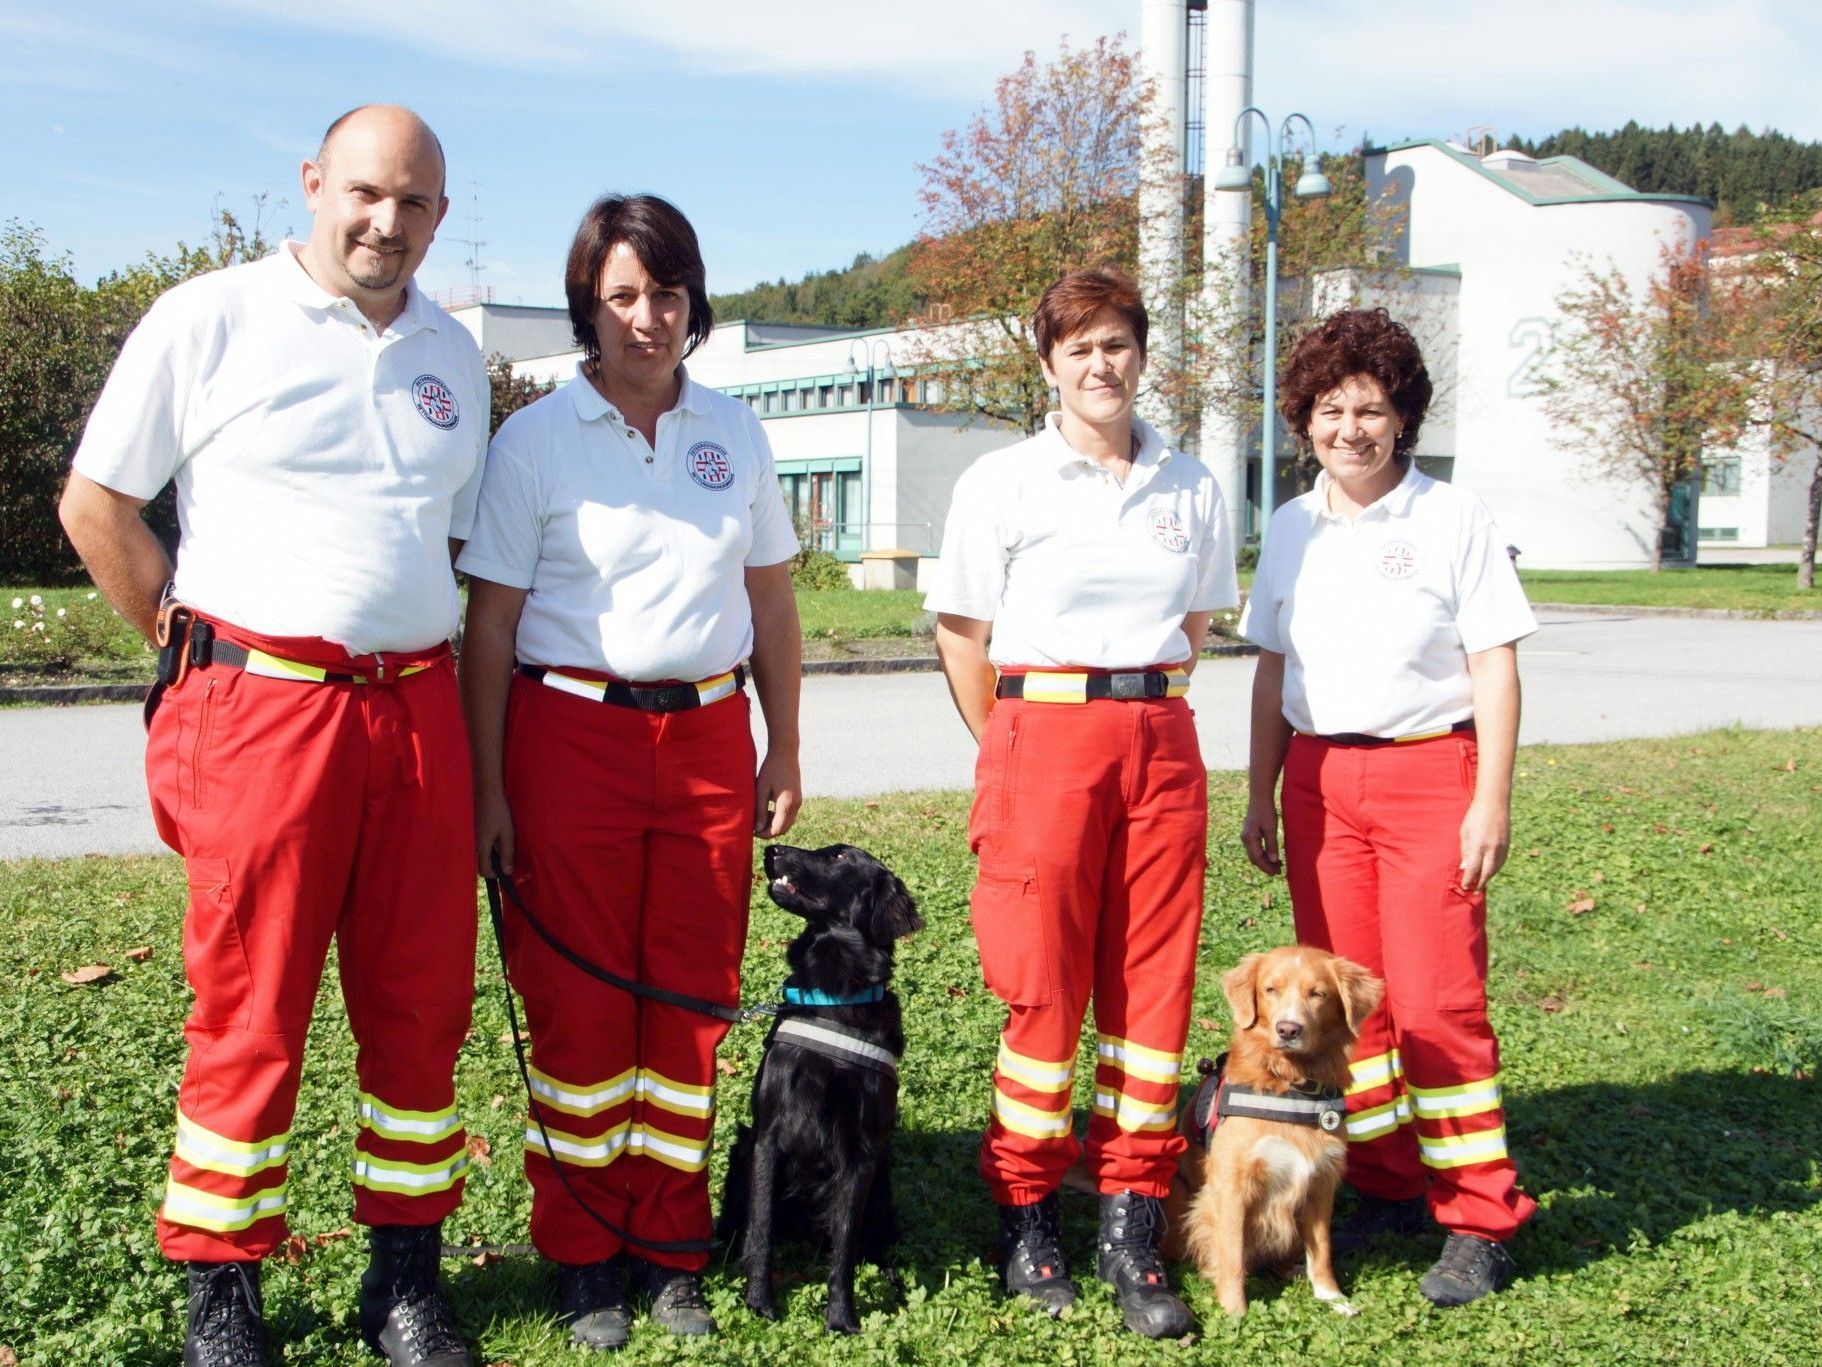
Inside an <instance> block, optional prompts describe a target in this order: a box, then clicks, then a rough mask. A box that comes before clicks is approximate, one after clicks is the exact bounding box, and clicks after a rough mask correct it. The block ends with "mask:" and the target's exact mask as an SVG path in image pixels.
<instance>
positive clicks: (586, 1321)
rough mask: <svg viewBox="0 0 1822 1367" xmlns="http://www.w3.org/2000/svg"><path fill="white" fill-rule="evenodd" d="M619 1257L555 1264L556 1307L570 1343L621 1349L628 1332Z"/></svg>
mask: <svg viewBox="0 0 1822 1367" xmlns="http://www.w3.org/2000/svg"><path fill="white" fill-rule="evenodd" d="M620 1263H621V1259H619V1258H609V1259H607V1260H606V1261H605V1262H598V1263H559V1264H557V1308H558V1311H559V1313H560V1314H561V1316H562V1319H563V1322H564V1323H565V1324H567V1325H568V1326H569V1337H570V1339H571V1341H572V1342H575V1343H579V1344H581V1345H582V1346H583V1347H584V1348H595V1349H599V1350H602V1351H605V1350H607V1349H609V1348H624V1347H625V1346H626V1340H627V1338H628V1337H629V1336H630V1334H631V1333H632V1325H633V1317H632V1315H631V1314H629V1313H628V1312H627V1308H626V1292H625V1290H624V1289H623V1287H622V1285H621V1280H620Z"/></svg>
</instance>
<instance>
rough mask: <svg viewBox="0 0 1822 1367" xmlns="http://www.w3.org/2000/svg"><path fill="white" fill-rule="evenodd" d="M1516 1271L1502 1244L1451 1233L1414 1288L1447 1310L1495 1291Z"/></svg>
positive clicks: (1431, 1302)
mask: <svg viewBox="0 0 1822 1367" xmlns="http://www.w3.org/2000/svg"><path fill="white" fill-rule="evenodd" d="M1517 1271H1518V1265H1517V1264H1516V1263H1514V1262H1513V1261H1512V1255H1511V1254H1510V1253H1508V1252H1506V1246H1505V1245H1504V1244H1499V1243H1495V1242H1494V1241H1493V1240H1491V1239H1482V1238H1480V1237H1479V1236H1478V1235H1474V1234H1451V1235H1449V1237H1448V1238H1447V1239H1446V1240H1445V1241H1444V1242H1443V1246H1442V1257H1440V1258H1438V1259H1437V1260H1436V1266H1434V1267H1432V1268H1431V1269H1430V1270H1429V1271H1428V1272H1426V1273H1424V1274H1423V1281H1422V1282H1420V1283H1418V1287H1417V1289H1418V1290H1419V1291H1421V1292H1423V1294H1424V1299H1425V1300H1427V1301H1429V1302H1430V1304H1432V1305H1440V1306H1441V1307H1442V1308H1443V1309H1445V1310H1447V1309H1449V1308H1451V1307H1452V1306H1457V1305H1466V1304H1467V1303H1468V1302H1469V1301H1477V1300H1479V1299H1480V1298H1481V1297H1482V1296H1485V1295H1488V1294H1490V1293H1492V1292H1494V1291H1498V1290H1499V1289H1500V1288H1501V1287H1503V1286H1505V1285H1506V1284H1507V1283H1508V1282H1510V1281H1511V1280H1512V1276H1513V1274H1514V1273H1515V1272H1517Z"/></svg>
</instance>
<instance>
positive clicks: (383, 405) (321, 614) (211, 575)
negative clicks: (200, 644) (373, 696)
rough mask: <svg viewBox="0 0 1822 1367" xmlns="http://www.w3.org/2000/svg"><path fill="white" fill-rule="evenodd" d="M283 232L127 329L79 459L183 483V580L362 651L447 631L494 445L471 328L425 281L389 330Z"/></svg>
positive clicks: (263, 628)
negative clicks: (310, 268)
mask: <svg viewBox="0 0 1822 1367" xmlns="http://www.w3.org/2000/svg"><path fill="white" fill-rule="evenodd" d="M298 245H299V244H297V243H294V242H287V243H285V244H284V245H283V246H282V247H281V248H280V249H279V250H278V251H276V252H274V253H273V254H272V255H271V256H269V257H267V258H266V259H265V260H263V261H255V262H251V263H249V264H247V265H242V266H233V267H230V268H228V269H227V270H221V271H215V272H212V273H211V274H209V275H204V276H199V277H197V278H196V279H194V280H189V281H186V282H185V283H183V284H181V285H178V286H177V287H176V288H174V289H172V290H170V291H169V292H167V293H166V294H165V295H164V296H163V297H161V298H160V299H159V300H158V302H157V303H155V304H153V305H152V308H151V310H150V311H149V312H148V313H147V314H146V316H145V318H144V319H143V320H142V321H141V322H140V324H139V326H138V327H137V328H135V329H134V330H133V334H132V336H130V337H129V338H127V342H126V345H125V347H123V348H122V349H121V353H120V359H119V360H118V361H117V362H116V363H115V365H114V370H113V373H112V374H111V375H109V376H108V382H107V385H106V386H105V387H104V388H103V389H102V391H101V397H100V399H99V400H97V402H96V404H95V411H94V412H93V413H92V414H91V415H90V417H89V422H88V428H87V430H86V431H85V432H84V433H83V437H82V444H81V446H80V447H79V448H78V449H77V452H76V461H75V467H76V469H77V470H78V471H80V472H81V473H82V474H84V475H86V476H87V477H88V478H90V479H92V480H94V481H95V482H96V483H97V484H103V485H106V486H107V487H108V488H110V489H114V490H116V491H118V492H120V493H123V494H127V495H129V496H131V497H133V498H144V499H149V498H151V497H153V496H154V495H155V494H157V493H158V491H159V490H160V489H162V488H164V486H165V485H166V484H167V483H168V482H170V481H171V480H172V479H175V480H176V482H177V519H178V524H179V526H180V527H181V529H182V539H181V541H180V543H179V546H178V551H177V595H178V597H180V598H181V599H183V601H184V602H186V603H189V604H191V605H192V606H194V607H196V608H199V609H201V610H202V611H203V612H206V613H209V614H210V615H212V616H215V617H218V618H220V619H222V620H224V621H227V622H232V623H234V624H236V625H238V626H242V627H245V628H247V629H248V630H250V631H256V632H261V633H264V634H267V635H274V636H320V637H323V638H325V639H327V640H330V641H333V642H336V643H337V644H339V645H342V646H344V647H346V648H347V649H348V650H349V651H351V652H353V653H354V654H357V655H359V654H366V653H369V652H371V651H406V650H418V649H423V648H424V647H427V646H432V645H435V644H436V643H437V642H439V641H443V640H447V639H448V637H449V635H450V634H451V633H452V632H453V631H454V630H455V625H456V617H457V612H458V600H457V598H456V586H455V577H454V575H452V574H451V573H450V569H449V538H450V537H451V536H455V537H458V538H460V537H463V536H466V535H467V533H468V524H469V521H470V519H471V518H472V516H473V508H474V500H475V497H476V494H477V493H478V491H479V488H480V476H481V457H482V454H483V453H484V452H485V450H486V447H487V425H488V424H487V413H488V401H489V395H488V386H487V372H486V368H485V367H484V366H483V364H482V362H481V354H480V351H479V350H478V349H477V348H476V346H475V343H474V339H473V338H472V337H471V336H470V335H469V333H468V331H467V329H465V328H463V327H461V326H460V325H459V324H457V323H456V322H455V321H454V320H453V319H451V318H450V317H449V315H448V314H446V313H444V312H443V310H442V309H440V308H438V307H437V306H436V305H435V304H432V303H431V302H430V301H429V300H428V299H426V298H425V297H424V295H423V293H422V292H421V291H420V290H419V289H418V288H417V287H416V286H415V285H414V286H411V287H410V288H409V289H408V290H407V291H406V303H405V308H404V311H403V312H401V313H400V314H399V316H398V317H397V318H396V319H394V320H393V322H392V325H391V326H390V327H388V328H387V329H386V330H385V331H384V332H379V331H376V330H375V329H374V327H373V325H372V324H371V323H370V322H368V321H367V319H366V318H365V317H364V316H363V315H362V314H361V312H360V310H359V309H358V308H356V307H355V305H354V303H353V301H352V300H348V299H343V298H338V297H337V296H335V295H332V294H329V293H328V292H327V291H325V290H323V289H322V288H321V287H319V286H318V285H317V284H316V283H315V282H314V281H312V280H311V279H310V277H309V275H308V274H306V273H305V271H304V268H303V266H302V265H301V264H299V262H298V260H297V257H296V256H295V255H294V253H295V251H296V250H297V249H298Z"/></svg>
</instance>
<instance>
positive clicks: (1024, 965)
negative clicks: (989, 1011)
mask: <svg viewBox="0 0 1822 1367" xmlns="http://www.w3.org/2000/svg"><path fill="white" fill-rule="evenodd" d="M1207 830H1208V774H1207V771H1206V770H1204V768H1203V767H1202V757H1201V752H1200V750H1199V749H1198V747H1197V743H1196V731H1195V723H1194V721H1193V719H1192V718H1191V715H1190V711H1189V706H1188V704H1187V703H1186V702H1185V701H1184V700H1183V699H1181V698H1168V699H1165V698H1160V699H1153V700H1149V701H1133V702H1125V701H1118V702H1116V701H1112V700H1102V701H1096V702H1089V703H1079V704H1054V703H1040V702H1025V701H1022V700H1020V699H1014V698H1007V699H1003V700H1002V701H1000V702H999V703H998V704H997V705H996V706H995V707H994V709H993V711H992V713H991V714H990V715H989V717H988V721H987V728H986V732H985V734H984V735H983V736H982V738H981V750H980V758H979V761H978V762H977V764H976V768H975V798H974V810H973V815H972V817H971V819H970V822H969V835H970V844H971V845H972V846H973V848H974V850H975V853H976V854H977V855H979V857H980V874H979V878H978V879H977V881H976V883H975V886H974V895H973V899H972V901H973V912H974V917H973V919H974V933H975V938H976V939H977V941H978V942H979V944H980V952H981V970H982V973H983V975H984V976H985V978H986V980H987V986H988V987H989V988H991V989H992V990H993V992H994V993H995V994H997V995H998V996H999V997H1000V999H1001V1000H1003V1001H1004V1002H1005V1003H1006V1004H1007V1008H1008V1010H1007V1016H1006V1024H1005V1028H1004V1030H1003V1031H1002V1033H1001V1036H1000V1050H999V1058H998V1062H997V1065H996V1066H995V1068H994V1073H993V1102H992V1114H991V1118H990V1120H989V1123H988V1126H987V1131H986V1134H985V1135H984V1136H983V1138H982V1140H981V1151H980V1169H981V1175H982V1176H983V1177H984V1178H985V1179H986V1181H987V1185H988V1187H989V1188H990V1189H991V1191H992V1193H993V1198H994V1200H995V1201H997V1202H999V1203H1000V1204H1002V1205H1029V1204H1030V1203H1032V1202H1034V1201H1038V1200H1041V1199H1042V1198H1043V1197H1044V1196H1046V1195H1048V1194H1049V1193H1050V1192H1052V1191H1054V1190H1056V1188H1057V1185H1058V1184H1059V1183H1060V1182H1061V1181H1062V1178H1063V1174H1064V1172H1065V1171H1067V1169H1068V1168H1069V1165H1070V1164H1071V1163H1072V1162H1073V1161H1074V1159H1075V1157H1076V1154H1077V1151H1078V1149H1077V1143H1076V1139H1075V1134H1074V1128H1073V1122H1072V1111H1071V1096H1072V1092H1073V1089H1074V1085H1075V1068H1076V1054H1077V1051H1078V1048H1079V1045H1080V1040H1081V1032H1082V1018H1083V1015H1084V1014H1085V1012H1086V1010H1087V1007H1088V1001H1089V998H1090V997H1091V996H1092V997H1093V999H1094V1012H1095V1029H1096V1032H1097V1034H1096V1058H1095V1087H1094V1096H1095V1100H1094V1116H1093V1118H1092V1119H1091V1120H1090V1121H1089V1125H1088V1144H1087V1156H1088V1163H1089V1168H1090V1171H1091V1172H1092V1173H1093V1175H1094V1178H1095V1181H1096V1183H1097V1185H1098V1186H1099V1188H1100V1190H1101V1191H1103V1192H1107V1193H1113V1192H1119V1191H1123V1190H1127V1189H1131V1190H1133V1191H1137V1192H1141V1193H1144V1194H1146V1195H1151V1196H1163V1195H1164V1194H1165V1193H1166V1192H1168V1191H1169V1189H1170V1178H1171V1174H1172V1172H1173V1171H1175V1168H1176V1163H1177V1157H1178V1155H1179V1154H1180V1153H1181V1152H1182V1151H1183V1146H1184V1145H1183V1139H1182V1138H1181V1137H1180V1136H1179V1135H1178V1133H1177V1087H1178V1076H1179V1072H1180V1070H1181V1064H1182V1054H1183V1044H1184V1039H1185V1037H1186V1035H1187V1033H1188V1029H1189V1010H1190V993H1191V989H1192V986H1193V983H1194V978H1195V956H1196V940H1197V936H1198V933H1199V932H1200V929H1201V925H1202V875H1203V869H1204V865H1205V862H1206V854H1205V848H1204V844H1205V840H1206V837H1207Z"/></svg>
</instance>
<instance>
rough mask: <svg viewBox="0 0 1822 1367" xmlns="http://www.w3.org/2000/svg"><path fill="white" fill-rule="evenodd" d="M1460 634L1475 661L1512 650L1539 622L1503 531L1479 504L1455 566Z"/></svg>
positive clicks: (1471, 512) (1471, 513) (1465, 530)
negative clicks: (1504, 649) (1490, 652)
mask: <svg viewBox="0 0 1822 1367" xmlns="http://www.w3.org/2000/svg"><path fill="white" fill-rule="evenodd" d="M1455 629H1456V630H1457V631H1458V632H1460V633H1461V648H1462V649H1463V650H1464V651H1466V652H1467V653H1468V654H1470V655H1475V654H1478V653H1479V652H1481V651H1483V650H1491V649H1493V648H1494V647H1495V646H1503V645H1508V644H1510V643H1511V642H1513V641H1517V640H1520V639H1522V638H1523V637H1526V636H1529V635H1530V634H1531V633H1532V632H1534V631H1536V630H1537V618H1536V617H1535V616H1534V615H1533V614H1532V612H1531V604H1530V603H1529V602H1527V601H1526V599H1525V590H1524V588H1523V586H1522V585H1521V584H1520V583H1519V582H1518V571H1517V570H1516V569H1514V568H1513V565H1512V557H1511V556H1509V555H1507V554H1506V548H1505V546H1504V545H1503V544H1501V541H1500V536H1499V528H1498V527H1497V526H1495V525H1494V522H1493V518H1492V516H1491V515H1490V514H1489V513H1488V512H1487V510H1486V509H1485V508H1484V507H1482V506H1481V504H1480V503H1479V501H1478V500H1476V501H1475V502H1474V504H1473V506H1472V507H1471V508H1470V509H1469V512H1468V517H1467V520H1466V525H1465V527H1464V528H1463V534H1462V538H1461V550H1460V555H1459V558H1458V559H1457V560H1456V564H1455Z"/></svg>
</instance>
